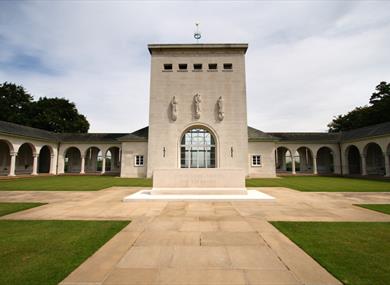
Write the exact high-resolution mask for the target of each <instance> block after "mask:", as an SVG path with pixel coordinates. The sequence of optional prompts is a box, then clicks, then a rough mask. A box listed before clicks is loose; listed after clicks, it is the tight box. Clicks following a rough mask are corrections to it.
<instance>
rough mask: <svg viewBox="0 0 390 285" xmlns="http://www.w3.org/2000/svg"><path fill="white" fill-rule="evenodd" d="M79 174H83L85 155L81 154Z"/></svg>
mask: <svg viewBox="0 0 390 285" xmlns="http://www.w3.org/2000/svg"><path fill="white" fill-rule="evenodd" d="M80 174H85V155H81V170H80Z"/></svg>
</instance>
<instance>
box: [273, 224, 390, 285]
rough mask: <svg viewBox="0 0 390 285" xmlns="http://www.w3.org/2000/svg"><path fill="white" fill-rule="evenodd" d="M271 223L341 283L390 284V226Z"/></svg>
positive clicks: (358, 284) (355, 284)
mask: <svg viewBox="0 0 390 285" xmlns="http://www.w3.org/2000/svg"><path fill="white" fill-rule="evenodd" d="M272 224H273V225H274V226H276V227H277V228H278V229H279V230H280V231H281V232H283V233H284V234H285V235H286V236H288V237H289V238H290V239H291V240H292V241H294V242H295V243H296V244H297V245H298V246H299V247H301V248H302V249H303V250H304V251H306V252H307V253H308V254H309V255H311V256H312V257H313V258H314V259H315V260H317V261H318V262H319V263H320V264H321V265H322V266H323V267H325V268H326V269H327V270H328V271H329V272H330V273H332V274H333V275H334V276H335V277H336V278H338V279H339V280H340V281H342V282H343V283H344V284H352V285H369V284H375V285H386V284H390V247H389V241H390V223H371V222H369V223H367V222H272Z"/></svg>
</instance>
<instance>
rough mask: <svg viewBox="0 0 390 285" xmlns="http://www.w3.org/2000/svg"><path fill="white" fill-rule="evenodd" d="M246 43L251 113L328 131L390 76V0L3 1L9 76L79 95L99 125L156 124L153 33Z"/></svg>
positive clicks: (114, 128)
mask: <svg viewBox="0 0 390 285" xmlns="http://www.w3.org/2000/svg"><path fill="white" fill-rule="evenodd" d="M195 22H200V28H201V31H202V36H203V37H202V40H201V42H203V43H219V42H245V43H248V44H249V49H248V52H247V56H246V68H247V97H248V122H249V124H250V125H251V126H253V127H256V128H258V129H261V130H264V131H325V130H326V125H327V123H329V122H330V121H331V119H332V117H333V116H335V115H338V114H341V113H345V112H347V111H348V110H350V109H351V108H354V107H355V106H358V105H364V104H367V102H368V98H369V96H370V94H371V93H372V92H373V90H374V88H375V86H376V85H377V84H378V83H379V82H380V81H383V80H385V81H390V52H389V51H390V37H389V35H390V2H388V1H378V2H375V1H365V2H358V1H340V2H338V1H324V2H321V1H288V2H283V1H272V2H254V1H251V2H245V1H236V2H235V1H226V2H224V1H215V2H211V1H208V2H206V1H193V2H191V1H188V2H183V1H181V2H174V1H171V2H164V1H153V2H152V1H149V2H134V1H133V2H125V1H109V2H108V1H107V2H103V1H84V2H81V1H51V2H50V1H40V2H34V1H25V2H24V1H9V2H8V1H0V82H4V81H9V82H15V83H17V84H22V85H23V86H24V87H25V88H26V89H27V90H28V91H30V93H31V94H32V95H34V96H35V97H36V98H38V97H39V96H48V97H55V96H57V97H65V98H68V99H70V100H71V101H73V102H75V103H76V105H77V107H78V109H79V110H80V112H81V113H83V114H85V115H86V116H87V118H88V120H89V122H90V123H91V129H90V131H92V132H130V131H134V130H136V129H138V128H141V127H143V126H145V125H147V123H148V100H149V70H150V55H149V53H148V51H147V44H148V43H193V42H194V39H193V37H192V33H193V31H194V23H195Z"/></svg>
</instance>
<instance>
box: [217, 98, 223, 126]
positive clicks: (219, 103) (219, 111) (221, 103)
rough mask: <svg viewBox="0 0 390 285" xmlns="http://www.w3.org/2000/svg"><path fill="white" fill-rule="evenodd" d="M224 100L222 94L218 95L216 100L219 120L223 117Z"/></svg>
mask: <svg viewBox="0 0 390 285" xmlns="http://www.w3.org/2000/svg"><path fill="white" fill-rule="evenodd" d="M223 103H224V102H223V98H222V96H220V97H219V98H218V101H217V105H218V119H219V120H220V121H222V120H223V118H224V117H225V109H224V106H223V105H224V104H223Z"/></svg>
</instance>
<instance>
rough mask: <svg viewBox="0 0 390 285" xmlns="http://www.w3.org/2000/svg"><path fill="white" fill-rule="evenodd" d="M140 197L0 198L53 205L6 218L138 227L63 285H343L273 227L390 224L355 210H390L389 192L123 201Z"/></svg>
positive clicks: (278, 192) (275, 191)
mask: <svg viewBox="0 0 390 285" xmlns="http://www.w3.org/2000/svg"><path fill="white" fill-rule="evenodd" d="M137 190H139V189H135V188H132V189H130V188H110V189H107V190H103V191H98V192H39V191H36V192H30V191H28V192H22V191H20V192H3V191H0V201H14V202H15V201H23V202H27V201H28V202H31V201H39V202H47V203H49V204H48V205H44V206H41V207H38V208H34V209H29V210H26V211H23V212H19V213H15V214H11V215H8V216H5V217H3V219H77V220H80V219H94V220H99V219H102V220H112V219H114V220H127V219H131V220H132V222H131V223H130V224H129V225H128V226H127V227H126V228H125V229H124V230H122V231H121V232H120V233H118V234H117V235H116V236H115V237H114V238H112V239H111V240H110V241H109V242H108V243H106V244H105V245H104V246H103V247H102V248H101V249H99V250H98V251H97V252H96V253H95V254H94V255H93V256H91V257H90V258H89V259H88V260H86V261H85V262H84V263H83V264H82V265H81V266H80V267H79V268H77V269H76V270H75V271H74V272H72V273H71V274H70V275H69V276H68V277H67V278H66V279H65V280H64V281H63V282H61V285H87V284H88V285H92V284H94V285H98V284H99V285H100V284H107V285H109V284H110V285H114V284H116V285H119V284H180V285H182V284H234V285H236V284H237V285H238V284H259V285H260V284H267V285H270V284H280V285H281V284H313V285H326V284H341V283H340V282H339V281H338V280H336V279H335V278H334V277H332V275H330V274H329V273H328V272H327V271H326V270H324V269H323V268H322V267H321V266H320V265H319V264H318V263H317V262H315V261H314V260H313V259H312V258H311V257H310V256H308V255H307V254H306V253H304V252H303V251H302V250H301V249H300V248H298V247H297V246H296V245H295V244H294V243H292V242H291V241H290V240H289V239H287V238H286V237H285V236H284V235H283V234H281V233H280V232H279V231H278V230H276V229H275V228H274V227H273V226H272V225H271V224H269V223H268V222H267V221H272V220H274V221H276V220H283V221H285V220H294V221H390V216H389V215H385V214H381V213H377V212H374V211H370V210H367V209H363V208H360V207H356V206H353V204H358V203H390V193H307V192H299V191H294V190H290V189H286V188H261V191H263V192H265V193H267V194H270V195H272V196H274V197H275V198H276V201H274V202H151V201H148V202H134V203H133V202H129V203H123V202H121V199H122V198H123V197H124V196H126V195H129V194H131V193H132V192H134V191H137Z"/></svg>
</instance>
